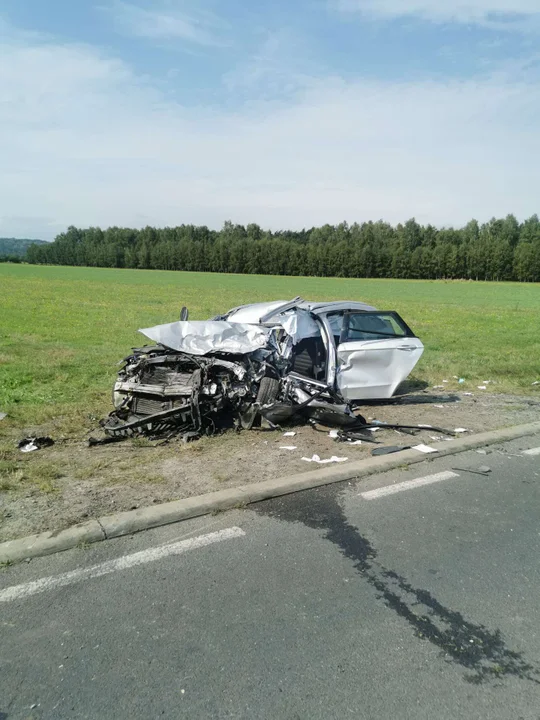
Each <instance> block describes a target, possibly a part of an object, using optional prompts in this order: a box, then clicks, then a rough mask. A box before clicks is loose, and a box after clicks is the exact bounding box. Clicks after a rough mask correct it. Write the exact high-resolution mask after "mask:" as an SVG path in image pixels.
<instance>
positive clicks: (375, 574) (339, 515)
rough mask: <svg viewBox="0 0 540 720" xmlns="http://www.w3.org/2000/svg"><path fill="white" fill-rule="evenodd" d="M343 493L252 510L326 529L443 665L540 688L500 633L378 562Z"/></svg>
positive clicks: (539, 671) (536, 675)
mask: <svg viewBox="0 0 540 720" xmlns="http://www.w3.org/2000/svg"><path fill="white" fill-rule="evenodd" d="M338 493H339V490H338V489H337V488H335V487H333V488H319V489H316V490H310V491H307V492H305V493H298V494H295V495H289V496H285V497H282V498H276V499H273V500H268V501H265V502H261V503H258V504H256V505H253V506H252V508H253V509H254V510H255V511H256V512H258V513H260V514H264V515H268V516H270V517H273V518H276V519H279V520H284V521H286V522H301V523H303V524H304V525H306V526H307V527H309V528H313V529H316V530H324V531H325V538H326V539H327V540H329V541H330V542H331V543H333V544H334V545H336V546H337V547H338V548H339V550H340V552H341V553H342V554H343V555H344V556H345V557H346V558H348V559H349V560H351V561H352V562H353V564H354V567H355V568H356V570H357V571H358V572H359V574H360V575H361V576H362V577H363V578H364V579H365V580H366V581H367V582H368V583H369V584H370V585H371V586H372V587H373V588H374V589H375V590H376V591H377V592H378V595H379V597H380V598H382V599H383V600H384V603H385V604H386V605H387V607H389V608H390V609H391V610H393V611H394V612H395V613H396V614H397V615H399V617H401V618H403V619H404V620H405V621H406V622H407V623H408V624H409V625H410V626H411V627H412V628H413V630H414V633H415V635H416V636H417V637H418V638H420V639H422V640H427V641H428V642H430V643H432V644H433V645H435V646H436V647H438V648H439V649H440V650H441V652H442V653H443V656H444V658H445V660H447V661H451V662H455V663H457V664H458V665H461V666H462V667H463V668H464V669H465V670H467V671H468V673H467V674H466V675H465V680H466V681H467V682H470V683H473V684H481V683H484V682H488V681H495V680H501V679H502V678H504V677H506V676H513V677H517V678H519V679H520V680H529V681H531V682H534V683H536V684H540V668H538V667H535V666H534V665H532V664H531V663H529V662H527V661H526V660H525V659H524V658H523V654H522V653H520V652H516V651H513V650H510V649H509V648H508V647H507V646H506V644H505V642H504V639H503V637H502V635H501V632H500V630H494V631H493V630H489V629H488V628H487V627H485V626H484V625H481V624H479V623H474V622H471V621H470V620H467V619H466V618H465V617H464V616H463V615H462V614H461V613H460V612H458V611H455V610H450V609H448V608H446V607H445V606H444V605H442V603H440V602H439V601H438V600H437V599H436V598H435V597H434V596H433V595H432V594H431V593H430V592H429V591H428V590H422V589H418V588H415V587H413V586H412V585H411V584H410V583H409V582H408V581H407V580H406V579H405V578H404V577H402V576H401V575H399V574H398V573H396V572H395V571H393V570H388V569H387V568H385V567H384V566H383V565H381V564H380V563H379V562H378V561H377V559H376V558H377V552H376V550H375V549H374V547H373V546H372V544H371V543H370V541H369V540H368V539H367V538H365V537H363V536H362V535H361V534H360V532H359V531H358V529H357V528H356V527H355V526H354V525H352V524H351V523H350V522H349V521H348V520H347V518H346V516H345V513H344V512H343V509H342V507H341V505H340V504H339V501H338V497H337V496H338Z"/></svg>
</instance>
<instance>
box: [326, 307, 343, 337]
mask: <svg viewBox="0 0 540 720" xmlns="http://www.w3.org/2000/svg"><path fill="white" fill-rule="evenodd" d="M327 319H328V323H329V324H330V327H331V329H332V335H333V336H334V337H335V338H336V339H337V340H339V338H340V337H341V331H342V330H343V313H342V312H338V313H331V314H329V315H327Z"/></svg>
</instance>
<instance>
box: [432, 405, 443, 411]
mask: <svg viewBox="0 0 540 720" xmlns="http://www.w3.org/2000/svg"><path fill="white" fill-rule="evenodd" d="M433 407H436V408H438V409H439V410H444V405H434V406H433Z"/></svg>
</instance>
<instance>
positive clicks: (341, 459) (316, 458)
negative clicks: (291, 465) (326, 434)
mask: <svg viewBox="0 0 540 720" xmlns="http://www.w3.org/2000/svg"><path fill="white" fill-rule="evenodd" d="M348 459H349V458H346V457H336V456H335V455H332V457H331V458H326V459H325V460H321V458H320V457H319V456H318V455H313V457H310V458H307V457H303V458H302V460H305V461H306V462H314V463H319V465H325V464H326V463H333V462H345V460H348Z"/></svg>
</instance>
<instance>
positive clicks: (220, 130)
mask: <svg viewBox="0 0 540 720" xmlns="http://www.w3.org/2000/svg"><path fill="white" fill-rule="evenodd" d="M3 53H4V60H5V61H4V62H3V63H2V65H0V156H1V157H2V173H1V175H0V197H1V198H2V203H1V206H0V235H12V234H18V235H27V234H31V235H33V236H36V235H37V236H39V235H40V234H41V236H42V237H47V235H48V236H49V237H50V236H51V235H53V234H54V233H55V232H56V231H57V229H58V228H60V227H63V226H67V225H68V224H71V223H73V224H76V225H81V226H86V225H101V226H108V225H129V226H141V225H145V224H147V223H150V224H155V225H175V224H180V223H184V222H186V223H190V222H193V223H204V224H207V225H210V226H213V227H219V226H220V225H221V224H222V222H223V221H224V220H225V219H228V218H230V219H232V220H233V221H237V222H242V223H247V222H259V223H260V224H262V225H264V226H270V227H272V228H276V229H277V228H284V227H294V228H299V227H303V226H310V225H313V224H322V223H325V222H332V223H333V222H340V221H342V220H348V221H355V220H358V221H362V220H368V219H378V218H385V219H387V220H389V221H391V222H398V221H402V220H405V219H407V218H408V217H410V216H412V215H414V216H416V217H417V219H418V220H419V221H429V222H433V223H437V224H450V223H454V224H458V223H463V222H466V221H467V220H469V219H470V218H471V217H473V216H475V217H477V218H479V219H480V220H483V219H487V218H489V217H491V216H492V215H497V216H500V215H504V214H506V213H508V212H515V213H516V214H517V215H518V216H520V217H525V216H528V215H531V214H532V213H533V212H536V211H538V197H537V188H538V186H539V184H540V166H539V165H538V163H537V161H536V158H537V157H538V156H539V155H540V130H539V128H538V123H537V118H538V115H539V113H540V92H539V86H538V85H537V84H534V83H532V82H527V83H526V82H525V81H523V82H516V79H515V78H508V77H505V76H504V75H502V74H500V75H498V76H494V77H490V78H478V79H476V80H470V81H468V82H459V81H452V82H442V81H440V82H418V83H413V82H409V83H392V82H376V81H364V80H358V81H356V82H347V83H346V82H343V81H341V80H340V79H338V78H335V79H332V78H328V77H326V78H321V79H318V80H314V79H311V80H310V83H309V84H308V85H307V86H306V87H304V88H302V89H297V91H296V93H295V95H294V96H293V97H292V98H289V99H288V100H287V102H286V103H283V104H281V105H278V104H277V103H276V102H274V103H272V104H258V105H253V104H252V105H249V106H244V107H243V108H238V109H237V110H236V111H235V112H232V111H227V112H226V111H218V110H216V109H210V108H203V107H198V108H196V109H193V108H192V109H190V108H186V107H183V106H181V105H179V104H177V103H174V102H171V101H170V100H168V99H167V98H166V97H165V96H163V95H162V94H161V93H160V92H159V91H157V90H155V89H153V88H152V87H151V86H149V85H148V84H147V82H145V81H143V80H141V79H140V78H138V77H137V76H135V75H134V74H133V72H132V71H131V69H130V68H129V67H128V66H127V65H126V64H124V63H122V62H121V61H119V60H117V59H114V58H110V57H107V56H106V55H104V54H102V53H100V52H98V51H97V50H95V49H92V48H90V47H87V46H77V45H65V46H61V45H56V46H55V45H51V44H39V43H36V42H33V43H31V44H21V43H20V42H12V43H11V44H9V43H8V44H5V45H4V48H3ZM22 217H27V218H28V228H29V229H28V232H26V231H25V230H24V226H23V224H22V222H21V218H22ZM38 222H42V224H43V232H42V233H38V232H37V228H36V226H37V223H38Z"/></svg>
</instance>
